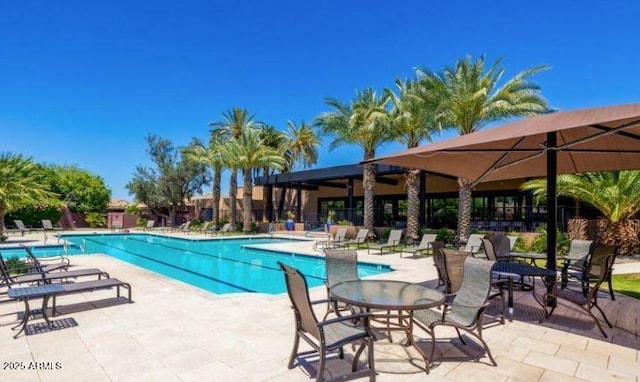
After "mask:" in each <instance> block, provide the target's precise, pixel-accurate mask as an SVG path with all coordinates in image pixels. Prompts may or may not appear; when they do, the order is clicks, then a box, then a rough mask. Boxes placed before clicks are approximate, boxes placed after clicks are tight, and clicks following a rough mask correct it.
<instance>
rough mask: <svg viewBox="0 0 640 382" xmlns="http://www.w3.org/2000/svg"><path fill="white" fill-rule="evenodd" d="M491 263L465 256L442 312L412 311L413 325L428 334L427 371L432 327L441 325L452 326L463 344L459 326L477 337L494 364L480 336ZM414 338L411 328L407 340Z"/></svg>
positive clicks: (433, 330) (430, 310) (432, 349)
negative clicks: (453, 291) (457, 286)
mask: <svg viewBox="0 0 640 382" xmlns="http://www.w3.org/2000/svg"><path fill="white" fill-rule="evenodd" d="M494 265H495V262H494V261H487V260H483V259H475V258H473V257H471V256H467V258H466V261H465V262H464V275H463V277H462V285H461V286H460V289H459V290H458V291H457V293H456V294H455V296H453V300H451V301H450V302H447V303H446V304H447V309H443V310H442V311H439V310H434V309H425V310H416V311H414V312H413V323H414V324H415V325H414V327H416V326H417V327H419V328H421V329H422V330H424V331H425V332H427V333H428V334H429V335H431V355H430V356H429V358H428V361H427V370H429V362H433V355H434V353H435V348H436V334H435V328H436V327H437V326H441V325H442V326H452V327H453V328H455V330H456V333H457V334H458V338H459V339H460V342H462V343H463V344H465V345H466V342H465V340H464V339H463V338H462V336H461V335H460V329H462V330H464V331H466V332H467V333H469V334H471V335H472V336H474V337H475V338H477V339H478V340H479V341H480V342H481V343H482V345H483V346H484V348H485V350H486V351H487V356H489V359H490V360H491V363H492V364H493V365H494V366H497V363H496V361H495V359H494V358H493V356H492V355H491V351H490V350H489V346H488V345H487V343H486V342H485V341H484V339H483V338H482V319H483V317H484V310H485V309H486V307H487V306H488V305H489V295H490V292H491V270H492V268H493V266H494ZM414 341H415V340H414V339H413V331H412V332H411V342H414Z"/></svg>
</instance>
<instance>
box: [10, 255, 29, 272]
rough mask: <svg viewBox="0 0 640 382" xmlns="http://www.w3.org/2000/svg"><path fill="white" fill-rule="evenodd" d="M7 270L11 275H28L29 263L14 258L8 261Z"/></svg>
mask: <svg viewBox="0 0 640 382" xmlns="http://www.w3.org/2000/svg"><path fill="white" fill-rule="evenodd" d="M7 270H8V271H9V273H10V274H20V273H27V271H28V268H27V262H26V261H24V260H20V259H19V258H17V257H16V256H12V257H10V258H9V259H8V260H7Z"/></svg>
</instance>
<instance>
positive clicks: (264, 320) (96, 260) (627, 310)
mask: <svg viewBox="0 0 640 382" xmlns="http://www.w3.org/2000/svg"><path fill="white" fill-rule="evenodd" d="M194 237H197V236H195V235H191V238H194ZM41 238H42V234H36V235H34V237H33V239H34V240H40V239H41ZM16 239H27V240H29V239H31V238H30V237H25V238H16ZM277 246H278V249H280V250H293V249H295V250H296V252H303V253H310V254H317V252H314V251H313V250H312V243H311V242H308V243H300V242H296V243H285V244H278V245H277ZM271 248H273V246H271ZM359 259H360V260H361V261H370V262H380V263H387V264H390V265H391V266H392V267H393V268H394V269H396V270H397V271H396V272H393V273H390V274H386V275H382V276H381V277H379V278H384V279H396V280H404V281H412V282H422V281H425V280H435V278H436V271H435V268H434V267H433V265H432V260H431V259H430V258H421V259H412V258H409V259H408V258H404V259H400V257H399V255H398V254H392V255H385V256H379V255H371V256H369V255H367V254H366V250H361V251H360V252H359ZM72 264H74V265H78V266H83V267H96V268H101V269H103V270H105V271H107V272H109V273H111V274H112V275H114V276H116V277H118V278H120V279H122V280H127V281H129V282H130V283H131V284H132V286H133V300H134V302H135V303H134V304H127V303H124V302H123V301H118V300H116V299H114V298H113V293H111V292H109V291H106V292H104V291H103V292H95V293H94V294H92V295H71V296H64V297H62V298H60V299H59V302H58V304H59V306H60V311H61V313H63V314H61V315H60V316H56V317H55V318H54V319H55V320H61V319H73V321H75V323H77V326H71V327H68V328H65V329H61V330H56V331H50V332H46V333H37V334H33V335H27V336H21V337H19V338H18V339H16V340H14V339H13V338H12V334H13V333H12V331H11V330H10V326H9V325H7V324H9V323H12V322H14V321H15V320H16V314H15V312H16V311H21V310H22V309H23V307H22V305H21V304H20V305H17V304H14V303H7V304H2V305H0V323H1V324H2V326H1V327H0V360H1V361H2V365H3V366H5V365H7V364H6V362H14V363H15V362H44V363H46V362H52V363H53V364H54V365H55V362H60V363H61V366H62V367H61V368H60V369H59V370H56V369H55V367H53V370H9V367H3V369H0V378H2V379H10V380H16V381H22V380H25V381H27V380H28V381H55V380H92V381H103V380H104V381H122V380H162V381H165V380H166V381H173V380H175V381H191V380H193V381H196V380H197V381H201V380H234V381H241V380H247V381H262V380H278V381H282V380H285V381H289V380H290V381H310V380H312V378H315V369H314V368H315V366H317V365H316V364H315V363H314V362H312V361H313V359H310V360H309V361H310V362H305V363H303V364H302V366H299V367H297V368H295V369H293V370H288V369H287V367H286V365H287V360H288V357H289V351H290V350H291V344H292V339H293V329H294V324H293V312H292V311H291V309H290V302H289V301H288V298H287V296H286V294H280V295H276V296H269V295H257V294H255V295H252V294H238V295H214V294H212V293H209V292H206V291H203V290H200V289H197V288H195V287H192V286H190V285H187V284H184V283H181V282H178V281H174V280H171V279H168V278H166V277H163V276H159V275H156V274H154V273H152V272H149V271H146V270H143V269H141V268H137V267H134V266H131V265H129V264H127V263H123V262H121V261H119V260H116V259H113V258H111V257H109V256H105V255H92V256H74V257H73V258H72ZM625 266H627V265H623V264H621V265H620V266H616V269H617V270H618V271H620V270H622V269H624V268H625ZM631 266H636V267H637V265H634V264H631ZM629 269H630V268H629ZM325 293H326V292H325V289H324V287H317V288H314V289H312V291H311V295H312V298H314V299H315V298H317V299H320V298H324V297H325ZM102 295H104V298H105V299H104V300H100V301H98V300H99V296H102ZM515 297H516V299H517V300H516V304H515V312H516V313H515V317H514V320H513V322H507V323H506V324H505V325H493V326H492V327H490V328H487V329H486V330H485V331H484V335H485V338H486V339H487V341H488V343H489V346H490V347H491V350H492V352H493V354H494V356H495V357H496V361H497V362H498V366H497V367H493V366H490V365H489V364H488V358H487V357H486V356H482V357H481V358H480V359H479V362H476V361H475V358H476V357H475V356H477V355H479V354H480V355H481V354H482V353H481V348H480V347H478V346H474V345H471V344H470V345H467V346H463V345H461V344H460V343H459V342H458V340H457V339H456V340H449V338H453V337H454V336H451V337H448V336H449V334H453V332H452V333H448V332H447V330H446V329H439V330H438V332H437V333H438V338H439V344H438V351H437V352H436V360H435V366H434V367H433V368H432V370H431V374H430V375H429V376H426V375H425V374H424V373H423V372H421V371H420V369H418V368H417V367H414V366H412V365H411V363H409V362H407V361H406V358H407V357H406V354H404V353H405V351H406V350H407V348H405V347H403V346H398V345H392V344H388V343H387V342H386V341H380V342H377V343H376V346H375V352H376V362H377V364H376V368H377V370H378V371H379V374H378V380H380V381H414V380H415V381H418V380H425V379H434V380H462V379H474V380H495V381H507V380H526V381H551V380H552V381H559V380H611V379H616V380H630V381H638V380H639V378H640V358H639V349H640V339H639V334H640V333H638V327H639V326H640V325H639V324H638V317H639V316H640V301H638V300H634V299H631V298H628V297H626V296H621V295H620V296H618V297H617V298H616V301H611V300H609V299H608V298H606V297H604V298H602V300H601V304H602V306H603V307H604V309H605V310H606V312H607V314H608V316H609V318H610V320H611V321H612V323H613V324H614V325H615V326H619V327H622V328H626V329H625V330H622V329H619V328H614V329H607V332H608V333H609V334H610V335H609V339H604V338H602V336H601V335H600V333H599V332H598V330H597V328H595V327H594V325H593V323H592V322H590V320H589V318H588V317H587V316H586V315H583V314H581V313H579V312H576V311H573V310H570V309H568V308H567V307H566V306H565V305H561V306H560V307H559V308H558V309H556V312H555V313H554V315H553V318H552V319H550V320H546V321H545V322H543V323H542V324H538V322H537V320H538V318H539V317H540V314H541V311H540V310H539V308H536V304H535V302H534V301H533V298H532V297H531V296H530V295H529V294H527V293H516V295H515ZM87 301H92V303H88V302H87ZM96 301H98V302H96ZM168 301H169V302H170V304H168V303H167V302H168ZM320 309H324V306H322V307H321V308H320ZM322 312H324V311H322ZM67 321H71V320H67ZM41 322H42V320H35V321H34V323H35V324H36V325H37V324H38V323H41ZM32 326H33V325H32ZM569 328H571V329H569ZM418 336H419V338H426V337H424V335H423V334H420V333H419V334H418ZM443 338H444V340H443ZM445 342H446V343H445ZM455 345H457V346H455ZM425 346H427V343H425ZM438 353H440V354H438ZM442 353H443V354H442ZM410 356H412V357H413V358H415V361H416V364H417V365H419V366H422V365H421V360H419V359H417V357H418V356H417V353H416V354H413V353H412V354H410ZM348 357H349V352H347V358H348ZM403 357H404V358H403ZM442 357H444V360H442ZM45 366H46V365H45ZM345 367H348V364H347V362H344V361H340V360H337V359H336V360H334V361H331V362H329V365H328V370H329V371H332V372H337V373H339V372H340V371H342V370H344V368H345ZM45 369H46V368H45Z"/></svg>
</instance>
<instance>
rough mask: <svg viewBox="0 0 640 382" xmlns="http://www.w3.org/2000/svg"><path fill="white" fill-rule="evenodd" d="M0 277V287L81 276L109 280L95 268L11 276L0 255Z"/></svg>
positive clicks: (45, 282) (44, 282)
mask: <svg viewBox="0 0 640 382" xmlns="http://www.w3.org/2000/svg"><path fill="white" fill-rule="evenodd" d="M0 276H1V277H2V280H1V281H0V286H11V285H18V284H26V283H29V284H30V283H42V284H47V283H50V282H51V281H62V280H66V279H71V278H74V279H75V278H77V277H83V276H98V280H100V279H102V278H103V277H104V278H107V279H108V278H109V274H108V273H107V272H104V271H101V270H100V269H97V268H88V269H77V270H72V271H67V272H51V273H46V272H37V273H28V274H22V275H11V274H9V268H8V266H7V263H6V262H5V261H4V258H3V257H2V254H0Z"/></svg>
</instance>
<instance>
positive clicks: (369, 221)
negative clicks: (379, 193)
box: [362, 163, 376, 232]
mask: <svg viewBox="0 0 640 382" xmlns="http://www.w3.org/2000/svg"><path fill="white" fill-rule="evenodd" d="M362 186H363V188H364V228H366V229H368V230H370V231H371V232H373V212H374V211H373V197H374V192H373V189H374V188H375V186H376V169H375V167H374V166H373V164H372V163H368V164H366V165H364V170H363V174H362Z"/></svg>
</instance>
